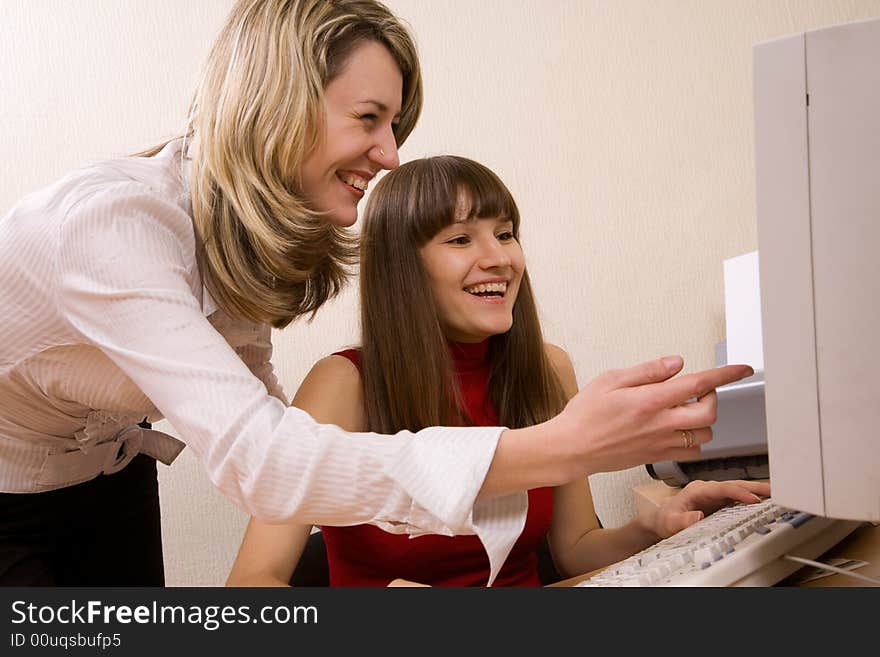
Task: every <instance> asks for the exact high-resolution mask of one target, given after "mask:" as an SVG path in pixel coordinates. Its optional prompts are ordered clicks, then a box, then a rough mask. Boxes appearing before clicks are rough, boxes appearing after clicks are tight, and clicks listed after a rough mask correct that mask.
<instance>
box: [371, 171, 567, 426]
mask: <svg viewBox="0 0 880 657" xmlns="http://www.w3.org/2000/svg"><path fill="white" fill-rule="evenodd" d="M460 200H464V201H466V202H467V203H468V204H469V208H470V213H469V217H468V220H473V219H474V218H481V217H499V216H503V217H506V218H509V219H510V220H511V222H512V223H513V233H514V237H515V238H516V239H517V240H519V225H520V217H519V210H518V208H517V206H516V203H515V202H514V200H513V196H512V195H511V194H510V191H509V190H508V189H507V187H506V186H505V185H504V183H503V182H502V181H501V180H500V179H499V178H498V176H497V175H495V173H493V172H492V171H491V170H490V169H488V168H487V167H485V166H483V165H481V164H479V163H477V162H474V161H473V160H469V159H467V158H464V157H458V156H451V155H447V156H439V157H430V158H425V159H420V160H414V161H411V162H408V163H407V164H404V165H403V166H401V167H400V168H399V169H396V170H395V171H392V172H390V173H388V174H387V175H385V176H384V177H383V178H382V179H381V180H380V181H379V183H378V184H377V185H376V187H375V188H374V190H373V192H372V194H371V195H370V198H369V201H368V203H367V207H366V210H365V212H364V218H363V229H362V237H361V264H360V295H361V332H362V334H361V335H362V346H361V373H362V380H363V386H364V405H365V413H366V418H367V428H368V430H370V431H377V432H381V433H394V432H397V431H400V430H402V429H408V430H411V431H417V430H419V429H422V428H424V427H429V426H437V425H444V424H445V425H450V424H466V423H469V419H468V418H467V417H466V415H465V413H464V410H463V408H462V404H461V396H460V392H459V386H458V383H457V379H456V377H455V374H454V372H453V368H452V362H451V358H450V356H449V351H448V346H447V342H446V339H445V337H444V335H443V331H442V328H441V324H440V320H439V317H438V314H437V307H436V305H435V303H434V301H433V296H432V293H431V287H430V283H429V279H428V274H427V272H426V271H425V268H424V266H423V264H422V259H421V256H420V254H419V249H420V248H421V247H422V246H423V245H424V244H426V243H427V242H428V241H429V240H430V239H431V238H432V237H433V236H434V235H436V234H437V233H438V232H439V231H440V230H441V229H442V228H444V227H446V226H448V225H450V224H451V223H453V222H454V221H455V217H456V209H457V205H458V203H459V201H460ZM489 341H490V343H489V359H490V370H489V398H490V400H491V401H492V403H493V405H494V407H495V410H496V411H497V413H498V418H499V422H500V423H501V424H502V425H504V426H506V427H509V428H517V427H524V426H530V425H532V424H536V423H539V422H543V421H544V420H547V419H550V418H551V417H553V416H554V415H556V414H558V413H559V412H560V411H561V410H562V409H563V407H564V406H565V396H564V393H563V389H562V385H561V383H560V381H559V378H558V377H557V375H556V372H555V371H554V369H553V366H552V365H551V363H550V361H549V359H548V358H547V355H546V351H545V348H544V340H543V337H542V333H541V325H540V322H539V320H538V312H537V308H536V305H535V300H534V295H533V294H532V287H531V284H530V282H529V277H528V273H527V272H524V273H523V278H522V282H521V284H520V289H519V295H518V296H517V299H516V303H515V304H514V307H513V326H512V327H511V329H510V331H508V332H507V333H504V334H502V335H494V336H492V337H490V338H489Z"/></svg>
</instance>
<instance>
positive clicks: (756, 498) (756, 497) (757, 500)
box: [752, 493, 761, 502]
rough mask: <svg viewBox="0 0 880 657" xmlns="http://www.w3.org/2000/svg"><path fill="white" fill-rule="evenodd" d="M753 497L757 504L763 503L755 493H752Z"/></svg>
mask: <svg viewBox="0 0 880 657" xmlns="http://www.w3.org/2000/svg"><path fill="white" fill-rule="evenodd" d="M752 497H754V498H755V502H760V501H761V498H760V497H758V496H757V495H755V494H754V493H752Z"/></svg>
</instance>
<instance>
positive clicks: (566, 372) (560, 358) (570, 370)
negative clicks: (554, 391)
mask: <svg viewBox="0 0 880 657" xmlns="http://www.w3.org/2000/svg"><path fill="white" fill-rule="evenodd" d="M544 353H546V354H547V360H548V361H550V366H551V367H552V368H553V370H554V371H555V372H556V376H558V377H559V381H560V383H562V388H563V389H564V390H565V393H566V395H568V396H569V397H571V396H573V395H574V394H576V393H577V390H578V384H577V374H575V371H574V364H573V363H572V362H571V357H570V356H569V355H568V352H566V351H565V349H563V348H562V347H560V346H558V345H555V344H552V343H550V342H545V343H544Z"/></svg>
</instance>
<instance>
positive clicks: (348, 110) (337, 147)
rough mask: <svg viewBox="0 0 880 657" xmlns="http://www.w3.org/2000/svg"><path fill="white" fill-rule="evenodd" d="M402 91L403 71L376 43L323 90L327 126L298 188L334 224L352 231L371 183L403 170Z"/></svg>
mask: <svg viewBox="0 0 880 657" xmlns="http://www.w3.org/2000/svg"><path fill="white" fill-rule="evenodd" d="M402 91H403V76H402V74H401V72H400V68H399V67H398V65H397V63H396V62H395V60H394V58H393V57H392V56H391V53H390V52H389V51H388V49H387V48H385V46H383V45H381V44H380V43H377V42H375V41H365V42H364V43H362V44H360V45H359V46H357V47H356V48H355V49H354V50H352V52H351V55H350V56H349V58H348V61H347V63H346V65H345V67H344V68H343V70H342V72H341V73H340V74H339V75H337V76H336V77H334V78H333V79H332V80H331V81H330V82H329V83H328V84H327V86H326V88H325V89H324V126H323V130H322V134H321V136H320V139H319V141H318V145H317V147H316V148H315V149H314V150H313V151H312V152H311V153H309V155H308V156H307V157H306V159H305V161H304V162H303V165H302V168H301V169H300V186H301V189H302V193H303V194H304V196H305V197H306V198H307V199H308V201H309V203H310V204H311V205H312V206H313V207H314V209H315V210H317V211H319V212H324V213H326V214H325V215H324V216H325V218H326V220H327V221H329V222H330V223H333V224H335V225H337V226H351V225H352V224H353V223H354V222H355V221H357V216H358V210H357V205H358V202H359V201H360V200H361V199H362V198H363V196H364V192H365V191H366V189H367V185H368V183H369V182H370V180H371V179H372V178H373V177H374V176H375V175H376V174H377V173H378V172H379V171H382V170H383V169H395V168H397V167H398V166H399V164H400V160H399V159H398V156H397V142H396V140H395V137H394V126H395V124H396V123H397V121H398V118H399V115H400V107H401V96H402Z"/></svg>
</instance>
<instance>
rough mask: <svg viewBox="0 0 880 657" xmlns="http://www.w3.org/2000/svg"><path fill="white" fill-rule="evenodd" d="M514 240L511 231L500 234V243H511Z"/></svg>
mask: <svg viewBox="0 0 880 657" xmlns="http://www.w3.org/2000/svg"><path fill="white" fill-rule="evenodd" d="M512 239H513V233H512V232H511V231H509V230H506V231H504V232H503V233H498V241H500V242H509V241H510V240H512Z"/></svg>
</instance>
